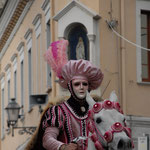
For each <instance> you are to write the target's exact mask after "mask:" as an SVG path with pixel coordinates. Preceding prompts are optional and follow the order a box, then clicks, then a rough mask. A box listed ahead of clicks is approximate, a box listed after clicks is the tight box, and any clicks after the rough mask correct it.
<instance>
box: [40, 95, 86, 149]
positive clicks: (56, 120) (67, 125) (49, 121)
mask: <svg viewBox="0 0 150 150" xmlns="http://www.w3.org/2000/svg"><path fill="white" fill-rule="evenodd" d="M80 107H84V110H85V111H82V110H81V109H80ZM87 112H88V104H87V102H86V101H84V102H83V103H82V104H81V103H79V102H78V101H76V100H74V99H73V97H71V98H70V99H69V100H67V101H66V102H63V103H62V104H60V105H57V106H53V107H51V108H49V109H48V110H47V112H46V113H45V119H44V121H43V123H42V127H43V130H45V129H46V128H47V127H57V128H58V129H59V131H60V134H59V136H58V139H57V140H58V141H61V142H63V143H70V142H72V140H73V139H74V138H76V137H79V136H88V135H87V118H88V114H87ZM55 144H57V142H55ZM81 145H82V150H83V149H85V145H86V143H85V141H82V143H81Z"/></svg>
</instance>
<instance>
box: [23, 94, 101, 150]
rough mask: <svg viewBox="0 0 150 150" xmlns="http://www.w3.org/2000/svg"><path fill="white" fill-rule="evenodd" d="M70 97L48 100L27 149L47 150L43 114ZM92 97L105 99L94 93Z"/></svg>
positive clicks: (98, 99)
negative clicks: (44, 141) (44, 145)
mask: <svg viewBox="0 0 150 150" xmlns="http://www.w3.org/2000/svg"><path fill="white" fill-rule="evenodd" d="M68 98H69V97H63V98H62V97H61V98H55V100H54V101H53V102H48V104H47V105H46V107H45V109H44V111H43V112H42V114H41V117H40V122H39V125H38V126H37V128H36V131H35V132H34V134H33V135H32V137H31V139H30V141H29V142H28V144H27V146H26V148H25V150H45V149H44V148H43V146H42V137H43V134H44V133H43V130H42V125H41V124H42V120H43V116H44V114H45V112H46V111H47V110H48V109H49V108H50V107H52V106H54V105H60V104H61V103H63V102H64V101H66V100H67V99H68ZM92 98H93V99H94V100H95V101H96V102H98V101H103V99H102V98H101V97H99V96H97V95H92Z"/></svg>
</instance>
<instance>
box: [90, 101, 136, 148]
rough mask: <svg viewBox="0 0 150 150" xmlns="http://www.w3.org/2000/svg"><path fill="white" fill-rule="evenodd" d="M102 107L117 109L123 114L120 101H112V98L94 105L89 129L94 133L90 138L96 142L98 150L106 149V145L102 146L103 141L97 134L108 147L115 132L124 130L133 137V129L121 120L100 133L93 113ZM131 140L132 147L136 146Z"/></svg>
mask: <svg viewBox="0 0 150 150" xmlns="http://www.w3.org/2000/svg"><path fill="white" fill-rule="evenodd" d="M102 109H116V110H117V111H118V112H120V113H122V114H123V112H122V110H121V108H120V104H119V103H118V102H111V101H110V100H105V101H104V102H101V103H100V102H99V103H95V104H94V105H93V108H92V109H91V110H89V112H88V117H89V123H88V131H89V132H91V133H92V135H91V136H90V138H91V140H92V141H93V142H94V144H95V148H96V149H97V150H104V148H103V147H104V146H102V142H100V141H99V140H98V137H97V135H98V136H100V137H101V139H102V140H103V142H104V145H107V147H106V148H108V143H110V142H112V140H113V136H114V133H119V132H122V131H124V132H125V133H126V134H127V136H128V137H129V138H130V139H131V129H130V128H128V127H127V125H126V123H125V124H124V125H122V124H121V123H120V122H116V123H114V124H113V125H111V129H109V130H108V131H106V132H105V133H104V135H102V134H101V133H100V131H99V130H98V129H97V127H96V125H95V122H94V119H93V115H94V114H96V113H99V112H100V111H101V110H102ZM96 132H97V133H96ZM131 142H132V147H134V144H133V141H131Z"/></svg>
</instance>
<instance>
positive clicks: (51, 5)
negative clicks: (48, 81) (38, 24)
mask: <svg viewBox="0 0 150 150" xmlns="http://www.w3.org/2000/svg"><path fill="white" fill-rule="evenodd" d="M54 7H55V3H54V0H50V10H51V17H50V30H51V35H50V36H51V42H54V41H55V22H54V20H53V19H52V18H53V16H54V14H55V10H54ZM55 80H56V75H55V73H54V72H53V71H52V99H53V98H54V97H56V82H55Z"/></svg>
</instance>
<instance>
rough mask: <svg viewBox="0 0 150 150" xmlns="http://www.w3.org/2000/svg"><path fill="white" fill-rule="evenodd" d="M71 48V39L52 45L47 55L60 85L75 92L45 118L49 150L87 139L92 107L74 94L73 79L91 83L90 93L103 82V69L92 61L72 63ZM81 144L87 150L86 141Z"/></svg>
mask: <svg viewBox="0 0 150 150" xmlns="http://www.w3.org/2000/svg"><path fill="white" fill-rule="evenodd" d="M67 46H68V41H67V40H61V41H57V42H54V43H52V44H51V45H50V48H49V49H48V51H46V53H45V59H46V61H47V63H48V64H49V65H50V66H51V68H52V69H53V71H54V72H55V73H56V76H57V77H58V78H59V84H60V85H61V86H62V87H63V88H65V89H68V90H69V91H70V93H71V97H70V98H69V99H68V100H67V101H66V102H64V103H62V104H60V105H57V106H53V107H51V108H49V109H48V110H47V111H46V113H45V114H44V116H43V121H42V130H43V133H44V135H43V141H42V143H43V147H44V148H45V149H46V150H58V149H59V148H60V146H61V145H62V144H64V143H66V144H68V143H70V142H72V140H73V139H74V138H76V137H79V136H87V118H88V114H87V113H88V110H89V105H88V103H87V102H86V98H84V99H78V98H77V96H76V95H75V94H74V91H73V88H72V80H73V79H84V80H87V81H88V87H89V91H90V90H94V89H96V88H98V87H99V86H100V84H101V82H102V80H103V74H102V72H101V70H100V69H99V68H97V67H96V66H94V65H93V64H92V63H91V62H90V61H87V60H82V59H81V60H70V61H68V60H67V56H66V51H67ZM82 108H83V109H82ZM80 145H81V148H80V149H81V150H84V149H85V147H86V143H85V141H81V143H80Z"/></svg>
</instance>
